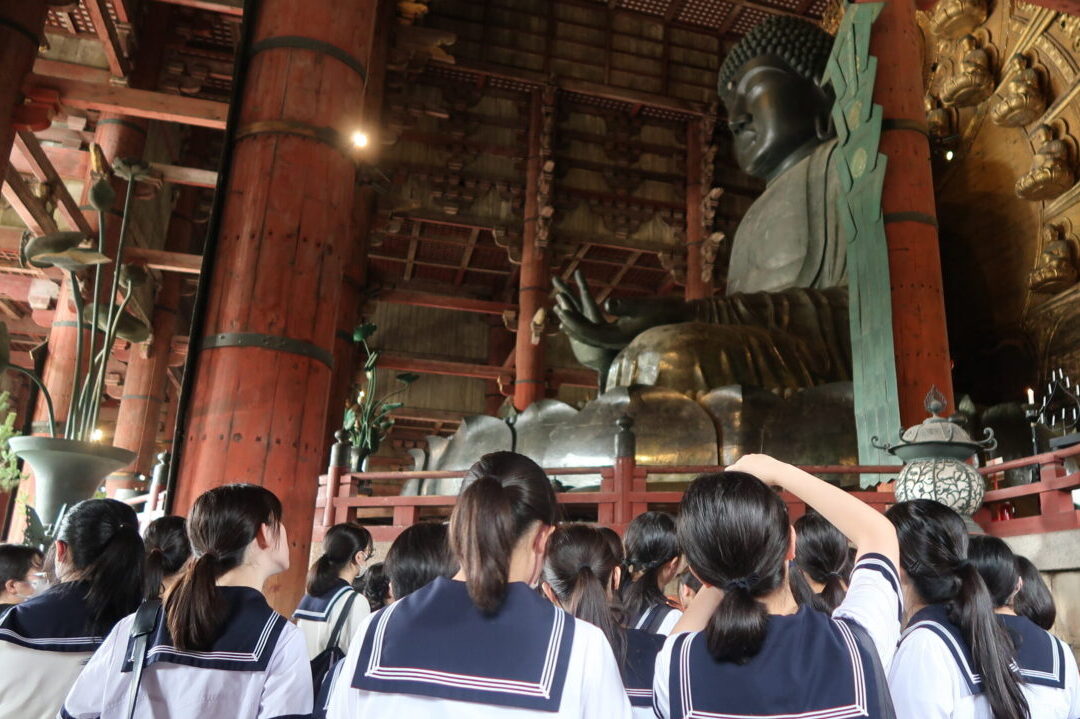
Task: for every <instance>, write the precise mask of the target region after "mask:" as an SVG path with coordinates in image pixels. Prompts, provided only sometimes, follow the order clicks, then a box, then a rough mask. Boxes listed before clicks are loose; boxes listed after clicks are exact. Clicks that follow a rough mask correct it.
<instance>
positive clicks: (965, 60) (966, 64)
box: [941, 35, 994, 107]
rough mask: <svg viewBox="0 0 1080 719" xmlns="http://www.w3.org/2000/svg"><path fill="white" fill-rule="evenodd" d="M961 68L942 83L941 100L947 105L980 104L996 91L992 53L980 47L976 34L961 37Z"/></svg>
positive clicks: (967, 105) (969, 105) (965, 105)
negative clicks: (992, 69)
mask: <svg viewBox="0 0 1080 719" xmlns="http://www.w3.org/2000/svg"><path fill="white" fill-rule="evenodd" d="M960 52H961V53H963V55H962V57H961V59H960V68H959V71H958V72H957V73H955V74H954V75H952V76H951V77H949V78H947V79H946V80H945V82H944V84H943V85H942V90H941V102H942V103H943V104H944V105H945V106H946V107H971V106H973V105H978V104H979V103H980V102H982V101H983V100H985V99H987V98H988V97H990V95H992V94H993V92H994V73H993V72H992V71H991V68H990V55H989V54H988V53H987V52H986V50H985V49H984V48H981V47H979V41H978V40H976V39H975V36H974V35H965V36H964V37H963V38H961V39H960Z"/></svg>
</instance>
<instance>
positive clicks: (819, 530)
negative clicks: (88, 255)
mask: <svg viewBox="0 0 1080 719" xmlns="http://www.w3.org/2000/svg"><path fill="white" fill-rule="evenodd" d="M848 559H849V556H848V541H847V537H845V536H844V535H843V534H841V533H840V530H839V529H837V528H836V527H834V526H833V525H832V524H831V523H829V521H828V520H827V519H825V518H824V517H822V516H821V515H820V514H818V513H817V512H807V513H806V514H804V515H803V516H801V517H799V519H798V520H796V521H795V563H796V564H797V565H798V566H799V569H800V570H801V571H802V573H803V576H804V577H806V581H807V583H808V584H809V585H810V589H811V590H812V591H813V597H812V599H811V601H812V602H813V605H814V609H817V610H819V611H823V612H828V613H832V611H833V610H834V609H836V608H837V607H838V606H840V602H842V601H843V600H844V592H846V591H847V575H848V573H849V572H850V571H851V567H850V566H849V562H848Z"/></svg>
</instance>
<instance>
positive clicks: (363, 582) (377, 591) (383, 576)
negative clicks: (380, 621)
mask: <svg viewBox="0 0 1080 719" xmlns="http://www.w3.org/2000/svg"><path fill="white" fill-rule="evenodd" d="M353 588H354V589H355V590H356V591H358V592H360V593H361V594H363V595H364V599H367V603H368V606H369V607H371V611H373V612H377V611H379V610H380V609H382V608H383V607H385V606H386V604H387V601H388V599H389V596H390V575H389V574H387V573H386V565H385V564H383V563H382V562H375V563H374V564H369V565H368V568H367V571H365V572H364V573H363V574H362V575H360V576H359V577H358V578H357V580H356V582H355V583H354V584H353Z"/></svg>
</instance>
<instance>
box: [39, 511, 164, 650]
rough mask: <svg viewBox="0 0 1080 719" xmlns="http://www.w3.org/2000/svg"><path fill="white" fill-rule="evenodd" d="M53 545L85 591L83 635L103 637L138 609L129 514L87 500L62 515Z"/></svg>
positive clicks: (138, 578)
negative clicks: (62, 549)
mask: <svg viewBox="0 0 1080 719" xmlns="http://www.w3.org/2000/svg"><path fill="white" fill-rule="evenodd" d="M56 539H57V541H58V542H63V543H64V544H66V545H67V556H68V560H67V561H68V562H70V563H71V566H73V567H74V568H75V569H76V570H77V572H78V582H77V584H72V585H69V586H70V587H72V588H74V587H75V586H81V587H84V588H85V589H86V604H87V607H88V609H89V610H90V619H89V626H88V627H87V630H88V631H90V632H91V633H93V634H94V635H95V636H105V635H106V634H108V633H109V631H110V630H111V629H112V628H113V625H114V624H116V623H117V622H118V621H120V620H121V619H122V618H124V617H126V616H127V615H128V614H131V613H132V612H134V611H135V609H136V608H138V606H139V602H140V601H141V600H142V594H143V571H142V567H143V541H142V537H140V536H139V517H138V515H136V514H135V510H134V509H132V508H131V507H129V506H128V505H126V504H124V503H123V502H118V501H116V500H115V499H87V500H84V501H82V502H79V503H78V504H76V505H75V506H74V507H72V508H71V511H70V512H68V513H67V514H66V515H64V519H63V521H62V522H61V523H60V531H58V532H57V534H56Z"/></svg>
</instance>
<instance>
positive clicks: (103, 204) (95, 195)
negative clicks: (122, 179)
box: [89, 177, 116, 212]
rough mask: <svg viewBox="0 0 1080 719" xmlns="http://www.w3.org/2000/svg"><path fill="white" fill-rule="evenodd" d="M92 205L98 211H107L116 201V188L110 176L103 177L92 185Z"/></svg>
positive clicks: (90, 197) (90, 196) (90, 198)
mask: <svg viewBox="0 0 1080 719" xmlns="http://www.w3.org/2000/svg"><path fill="white" fill-rule="evenodd" d="M89 200H90V205H91V206H92V207H93V208H94V209H95V210H97V211H98V212H106V211H107V210H109V209H110V208H111V207H112V206H113V202H115V201H116V190H114V189H113V186H112V183H111V182H109V180H108V178H106V177H102V178H100V179H98V180H97V181H96V182H95V183H94V184H93V185H91V186H90V194H89Z"/></svg>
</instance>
